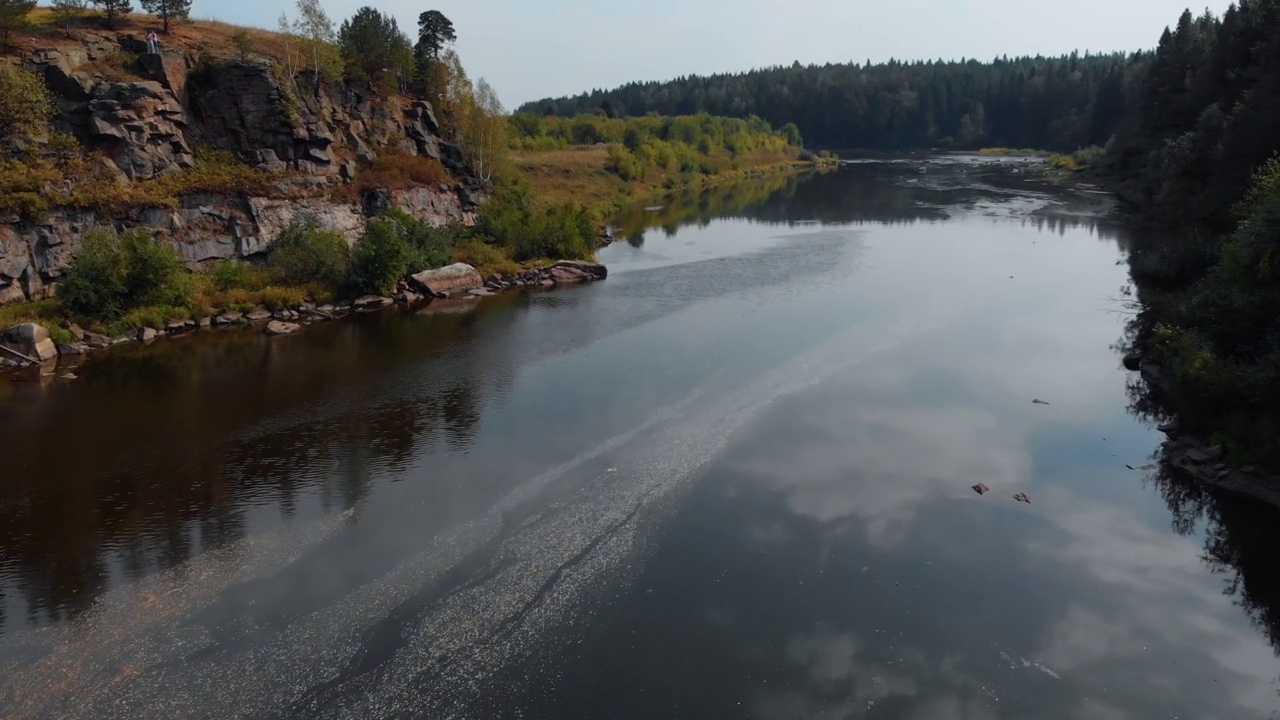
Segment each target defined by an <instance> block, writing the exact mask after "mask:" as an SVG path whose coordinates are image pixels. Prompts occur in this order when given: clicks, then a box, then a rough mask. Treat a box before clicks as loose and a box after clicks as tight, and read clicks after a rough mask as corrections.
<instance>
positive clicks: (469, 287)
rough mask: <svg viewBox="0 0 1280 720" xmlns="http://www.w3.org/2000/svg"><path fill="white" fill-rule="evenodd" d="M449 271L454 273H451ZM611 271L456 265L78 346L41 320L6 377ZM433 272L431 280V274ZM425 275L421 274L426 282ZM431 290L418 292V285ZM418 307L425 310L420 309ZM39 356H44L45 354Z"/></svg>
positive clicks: (82, 338) (88, 335) (15, 339)
mask: <svg viewBox="0 0 1280 720" xmlns="http://www.w3.org/2000/svg"><path fill="white" fill-rule="evenodd" d="M444 271H447V272H444ZM608 275H609V271H608V269H607V268H606V267H605V266H604V265H601V264H599V263H592V262H583V261H577V260H562V261H559V262H556V263H553V264H551V265H547V266H544V267H539V268H531V269H528V270H522V271H520V272H519V273H515V274H509V275H500V274H493V275H490V276H489V277H488V278H481V277H480V273H479V272H478V271H477V270H476V269H475V268H474V267H472V266H470V265H466V264H464V263H455V264H454V265H450V266H448V267H445V268H440V269H439V270H430V271H427V272H423V273H418V274H417V275H415V276H412V277H409V278H406V279H405V281H402V282H401V283H400V286H399V287H398V288H397V292H396V293H395V294H394V296H393V297H384V296H379V295H367V296H363V297H360V298H356V299H355V300H354V301H351V300H345V301H341V302H337V303H333V304H324V305H319V306H317V305H316V304H315V303H312V302H304V303H302V304H300V305H299V306H298V307H296V308H281V309H279V310H276V311H274V312H273V311H271V310H269V309H267V308H266V307H265V306H261V305H259V306H258V307H256V308H254V309H253V310H252V311H250V312H248V313H243V312H240V311H238V310H227V311H225V312H222V313H220V314H218V315H215V316H211V317H205V318H200V319H199V320H177V321H172V322H169V323H166V324H165V326H164V327H163V328H151V327H145V328H139V329H137V330H135V331H133V332H131V333H130V334H129V335H126V336H122V337H118V338H112V337H108V336H106V335H102V334H100V333H95V332H93V331H89V330H84V329H82V328H80V327H79V326H78V325H75V324H71V325H70V326H69V327H68V331H69V332H70V333H71V334H72V335H73V336H74V337H75V338H76V342H74V343H70V344H57V343H55V342H54V341H53V340H52V339H51V338H50V336H49V331H48V330H47V329H45V328H44V327H43V326H42V325H40V324H38V323H23V324H20V325H14V326H13V327H11V328H8V329H6V330H3V331H2V332H0V341H2V342H0V347H3V348H4V349H3V350H0V374H3V373H5V372H8V371H13V370H20V369H22V368H25V367H30V366H32V365H36V364H48V363H51V362H53V361H56V360H57V359H58V358H59V357H65V358H68V359H70V358H76V359H77V360H78V359H81V358H82V357H83V356H85V355H90V354H93V353H96V352H98V351H101V350H105V349H108V348H111V347H114V346H116V345H121V344H125V343H132V342H140V343H143V344H145V345H150V344H152V343H154V342H155V341H156V340H159V339H161V338H165V337H179V336H183V335H193V334H197V333H199V332H203V331H207V330H220V329H226V328H231V327H236V326H246V325H247V326H250V327H254V328H255V329H259V330H260V331H262V332H263V333H265V334H267V335H269V336H273V337H274V336H280V335H292V334H294V333H296V332H298V331H300V330H301V329H302V326H303V325H308V324H311V323H318V322H327V321H332V320H340V319H343V318H346V317H349V316H350V315H352V314H356V313H362V314H363V313H369V312H377V311H379V310H383V309H385V308H388V307H391V306H393V305H395V306H400V307H404V308H413V309H415V310H416V311H417V312H423V311H425V310H426V309H428V308H431V306H432V305H433V304H436V305H439V306H440V311H441V312H451V311H452V312H458V311H464V310H467V309H470V308H472V307H474V306H475V303H478V302H479V301H480V300H481V299H482V298H485V297H492V296H495V295H499V294H501V293H504V292H508V291H513V290H538V289H551V288H555V287H559V286H562V285H579V284H584V283H591V282H596V281H598V280H604V279H605V278H607V277H608ZM423 276H427V277H423ZM420 278H421V279H420ZM411 284H412V285H413V286H415V287H418V288H419V289H422V290H424V291H428V290H430V288H433V287H434V288H436V290H437V291H438V292H437V291H429V292H426V293H425V294H419V293H417V292H414V291H413V290H412V289H411V288H410V285H411ZM459 301H466V302H463V304H462V305H460V306H459V307H458V308H453V307H446V306H447V305H449V303H453V302H459ZM418 308H422V309H421V310H419V309H418ZM37 358H38V359H37Z"/></svg>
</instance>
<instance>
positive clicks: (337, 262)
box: [267, 218, 351, 288]
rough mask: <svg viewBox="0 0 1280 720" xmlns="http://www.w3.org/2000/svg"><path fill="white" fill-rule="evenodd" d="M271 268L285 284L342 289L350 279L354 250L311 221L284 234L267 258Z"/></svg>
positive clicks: (293, 224)
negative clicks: (315, 285)
mask: <svg viewBox="0 0 1280 720" xmlns="http://www.w3.org/2000/svg"><path fill="white" fill-rule="evenodd" d="M267 269H268V270H269V271H270V273H271V275H272V276H273V277H274V278H275V280H276V281H277V282H279V283H280V284H283V285H306V284H308V283H320V284H321V285H323V286H324V287H329V288H341V287H345V286H346V284H347V281H348V278H349V276H350V272H351V248H350V247H349V246H348V245H347V241H346V239H345V238H343V237H342V236H341V235H339V234H338V233H336V232H333V231H332V230H325V229H324V228H322V227H321V226H320V223H319V221H318V220H316V219H315V218H307V219H305V220H303V221H301V222H295V223H291V224H289V225H288V226H287V227H286V228H285V229H284V230H282V231H280V235H279V236H278V237H277V238H276V241H275V243H274V244H273V245H272V246H271V251H270V253H269V254H268V255H267Z"/></svg>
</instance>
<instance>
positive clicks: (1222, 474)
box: [1124, 354, 1280, 507]
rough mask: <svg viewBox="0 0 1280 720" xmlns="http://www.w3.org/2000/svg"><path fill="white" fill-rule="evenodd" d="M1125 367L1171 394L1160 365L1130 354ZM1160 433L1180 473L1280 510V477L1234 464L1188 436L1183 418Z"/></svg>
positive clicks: (1217, 448)
mask: <svg viewBox="0 0 1280 720" xmlns="http://www.w3.org/2000/svg"><path fill="white" fill-rule="evenodd" d="M1124 367H1125V369H1126V370H1129V371H1131V372H1137V373H1139V375H1140V376H1141V377H1142V380H1143V382H1145V383H1146V384H1147V385H1148V386H1149V387H1150V388H1151V389H1152V390H1154V391H1157V392H1167V390H1168V388H1167V387H1166V385H1165V372H1164V367H1163V366H1162V365H1160V364H1159V363H1158V362H1155V361H1153V360H1148V359H1145V358H1142V357H1141V356H1139V355H1137V354H1129V355H1126V356H1125V357H1124ZM1156 429H1157V430H1158V431H1159V432H1162V433H1164V434H1165V435H1167V436H1168V440H1166V441H1165V442H1164V444H1163V445H1162V446H1161V448H1160V452H1161V454H1162V455H1163V456H1164V458H1165V460H1167V461H1168V462H1169V464H1170V465H1172V466H1173V467H1175V468H1177V469H1178V470H1179V471H1181V472H1183V473H1185V474H1186V475H1188V476H1189V477H1192V478H1194V479H1196V480H1198V481H1200V482H1203V483H1206V484H1208V485H1213V486H1215V487H1220V488H1222V489H1224V490H1228V491H1231V492H1236V493H1241V494H1244V495H1248V496H1250V497H1252V498H1254V499H1257V500H1261V501H1262V502H1266V503H1270V504H1272V505H1275V506H1276V507H1280V476H1277V475H1273V474H1271V473H1268V472H1266V471H1265V470H1262V469H1261V468H1258V467H1257V466H1255V465H1243V464H1239V463H1233V462H1232V461H1231V459H1230V458H1228V457H1227V453H1226V451H1225V450H1224V449H1223V447H1222V446H1221V445H1218V444H1211V443H1209V442H1206V441H1204V440H1202V439H1200V438H1197V437H1194V436H1190V435H1184V434H1183V432H1182V430H1183V428H1182V422H1181V421H1180V420H1179V418H1176V417H1174V418H1170V419H1169V420H1167V421H1165V422H1163V423H1161V424H1160V425H1158V426H1157V427H1156Z"/></svg>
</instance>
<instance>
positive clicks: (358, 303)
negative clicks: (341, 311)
mask: <svg viewBox="0 0 1280 720" xmlns="http://www.w3.org/2000/svg"><path fill="white" fill-rule="evenodd" d="M393 302H395V301H394V300H392V299H391V298H389V297H382V296H381V295H365V296H364V297H358V298H356V300H355V302H354V303H353V305H355V308H356V309H357V310H377V309H378V308H382V307H386V306H388V305H390V304H391V303H393Z"/></svg>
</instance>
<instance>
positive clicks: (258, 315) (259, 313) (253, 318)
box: [245, 306, 271, 322]
mask: <svg viewBox="0 0 1280 720" xmlns="http://www.w3.org/2000/svg"><path fill="white" fill-rule="evenodd" d="M245 317H246V318H248V319H249V322H260V321H262V320H270V319H271V311H270V310H268V309H266V308H265V307H262V306H258V307H257V308H255V309H254V311H253V312H251V313H249V314H248V315H245Z"/></svg>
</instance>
